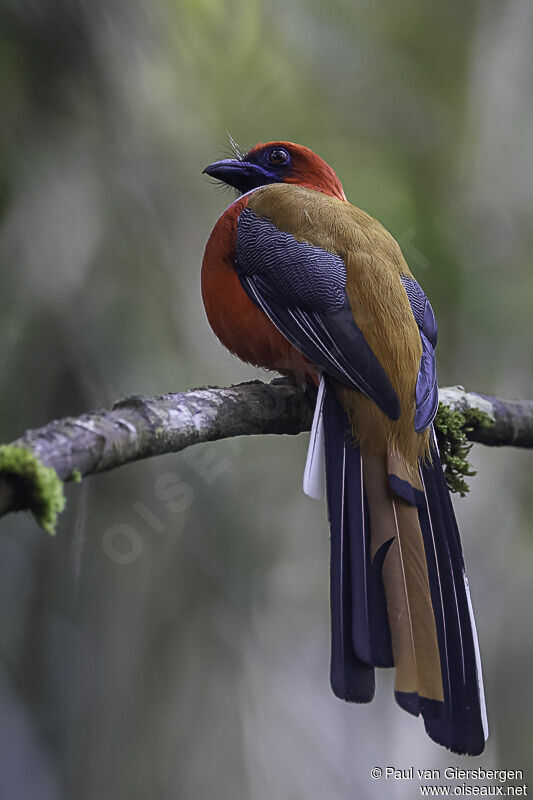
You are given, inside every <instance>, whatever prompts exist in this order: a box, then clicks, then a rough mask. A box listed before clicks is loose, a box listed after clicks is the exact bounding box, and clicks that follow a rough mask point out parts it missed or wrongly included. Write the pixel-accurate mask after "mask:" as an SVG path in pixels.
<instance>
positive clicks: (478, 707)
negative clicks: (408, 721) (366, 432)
mask: <svg viewBox="0 0 533 800" xmlns="http://www.w3.org/2000/svg"><path fill="white" fill-rule="evenodd" d="M323 424H324V434H325V456H326V476H327V495H328V508H329V519H330V528H331V576H330V582H331V633H332V638H331V685H332V688H333V691H334V692H335V694H336V695H337V696H338V697H340V698H341V699H344V700H348V701H353V702H369V701H370V700H372V698H373V696H374V689H375V678H374V667H391V666H394V657H393V652H396V651H395V650H394V648H393V646H392V644H391V642H395V647H399V646H400V645H399V644H398V641H399V640H398V631H397V630H395V629H394V625H395V622H394V615H392V616H391V619H392V620H393V622H392V624H393V629H392V636H391V624H390V621H389V614H388V611H387V599H386V598H387V590H389V589H390V587H387V586H386V585H385V582H384V579H383V564H384V562H385V560H386V558H387V554H388V551H389V548H390V547H391V545H392V543H393V542H394V538H395V537H394V536H393V537H392V538H388V539H387V540H386V541H385V542H384V543H383V544H382V545H381V546H380V547H379V548H378V549H377V550H376V552H375V553H374V556H373V558H372V557H371V544H372V540H371V537H372V531H371V525H370V517H371V515H370V513H369V508H368V498H367V492H366V490H365V478H364V466H365V460H364V459H362V458H361V454H360V450H359V448H358V447H356V446H355V445H354V443H353V441H352V439H351V436H350V425H349V421H348V419H347V416H346V413H345V411H344V410H343V409H342V407H341V406H340V404H339V402H338V400H337V397H336V395H335V391H334V390H333V388H332V387H331V385H330V384H326V392H325V398H324V406H323ZM421 479H422V485H423V491H421V490H420V489H419V488H416V487H414V486H411V485H410V484H409V483H407V482H406V481H405V479H403V478H402V477H399V476H395V475H389V476H388V483H387V486H388V489H387V491H388V494H389V497H390V502H391V503H392V505H393V507H394V508H395V509H397V510H398V515H397V516H398V517H399V518H402V516H403V517H404V518H407V517H408V514H407V515H406V514H401V513H400V511H401V507H402V506H403V509H404V510H405V509H407V508H408V507H411V508H413V507H414V508H416V513H415V512H414V511H411V516H412V517H413V518H414V520H415V523H416V528H417V536H418V539H416V541H415V538H416V537H415V536H414V533H415V532H414V531H410V530H409V529H405V527H404V529H403V530H402V528H401V525H400V527H398V528H397V536H398V538H399V539H402V538H403V541H404V544H405V546H404V548H403V550H404V553H409V552H412V548H413V547H414V546H416V542H417V541H419V542H420V549H421V552H422V556H421V557H422V560H423V562H424V564H425V565H426V566H427V579H424V580H425V584H424V585H425V586H426V593H427V585H428V583H429V592H430V600H428V607H429V614H430V615H431V616H432V619H431V625H432V626H433V629H434V630H436V643H437V646H438V656H437V655H435V658H436V659H440V665H441V673H442V692H443V694H442V695H441V700H436V699H434V698H426V697H424V696H423V695H422V694H420V695H419V694H418V693H417V691H416V688H415V691H413V692H404V691H397V692H396V699H397V701H398V703H399V705H401V706H402V708H404V709H405V710H407V711H409V712H410V713H413V714H415V715H418V714H421V715H422V717H423V718H424V723H425V727H426V730H427V732H428V734H429V736H430V737H431V738H432V739H434V740H435V741H436V742H438V743H439V744H442V745H444V746H446V747H448V748H449V749H450V750H452V751H454V752H457V753H468V754H471V755H477V754H479V753H481V752H482V751H483V749H484V745H485V738H486V736H485V729H486V718H485V711H484V700H483V689H482V679H481V665H480V662H479V652H478V647H477V636H476V632H475V625H474V620H473V615H472V611H471V604H470V598H469V593H468V583H467V581H466V575H465V572H464V562H463V555H462V550H461V544H460V540H459V532H458V529H457V524H456V521H455V516H454V513H453V508H452V505H451V501H450V495H449V491H448V488H447V485H446V481H445V478H444V475H443V472H442V467H441V464H440V460H439V457H438V453H437V451H436V450H435V452H434V453H433V463H432V465H429V466H428V465H426V466H423V467H422V468H421ZM395 516H396V514H395ZM374 518H375V515H374ZM417 520H418V522H416V521H417ZM411 534H413V536H412V535H411ZM382 538H383V537H382ZM422 542H423V543H422ZM374 549H375V548H374ZM408 577H409V576H408ZM416 588H417V587H413V585H409V579H407V580H406V587H405V593H406V595H409V593H410V595H411V597H410V601H411V602H412V603H413V604H414V603H415V602H416V597H415V592H414V589H416ZM413 607H414V606H413ZM431 607H432V608H431ZM414 611H416V608H414ZM415 633H416V631H415ZM400 644H401V643H400ZM419 660H420V661H422V660H423V659H419ZM434 663H435V664H436V669H437V675H438V663H439V660H436V661H435V662H434ZM420 669H422V668H420ZM442 696H443V701H442Z"/></svg>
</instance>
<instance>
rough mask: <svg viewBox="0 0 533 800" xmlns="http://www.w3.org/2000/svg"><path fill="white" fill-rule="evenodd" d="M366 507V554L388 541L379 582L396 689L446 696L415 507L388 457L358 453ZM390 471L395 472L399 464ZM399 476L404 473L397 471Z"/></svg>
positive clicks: (433, 696)
mask: <svg viewBox="0 0 533 800" xmlns="http://www.w3.org/2000/svg"><path fill="white" fill-rule="evenodd" d="M362 458H363V474H364V481H365V489H366V493H367V499H368V506H369V513H370V555H371V558H374V556H375V554H376V552H377V551H378V550H379V548H380V547H381V546H382V545H383V544H385V542H388V541H390V540H391V539H392V540H393V541H392V544H391V545H390V547H389V549H388V551H387V555H386V556H385V560H384V562H383V571H382V577H383V584H384V587H385V597H386V601H387V612H388V617H389V626H390V631H391V640H392V652H393V657H394V666H395V670H396V673H395V689H396V691H398V692H407V693H410V692H416V693H418V695H419V696H421V697H427V698H430V699H433V700H440V701H442V700H443V699H444V694H443V688H442V675H441V667H440V657H439V648H438V641H437V630H436V625H435V617H434V614H433V606H432V603H431V593H430V589H429V580H428V573H427V564H426V556H425V551H424V541H423V538H422V531H421V529H420V523H419V521H418V514H417V511H416V508H414V507H413V506H411V505H409V504H408V503H407V502H405V501H404V500H402V499H401V498H398V497H397V496H396V495H393V494H392V492H391V490H390V486H389V482H388V471H387V466H386V459H385V458H381V457H379V456H375V455H372V454H365V453H362ZM394 472H395V474H396V475H398V472H397V465H396V463H394ZM399 477H403V476H402V475H400V476H399Z"/></svg>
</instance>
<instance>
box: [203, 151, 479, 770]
mask: <svg viewBox="0 0 533 800" xmlns="http://www.w3.org/2000/svg"><path fill="white" fill-rule="evenodd" d="M205 172H206V173H207V174H208V175H211V176H212V177H214V178H216V179H218V180H220V181H222V182H224V183H226V184H229V185H230V186H233V187H235V188H236V189H237V190H238V191H239V192H241V193H243V194H242V196H241V197H239V198H238V199H237V200H235V201H234V202H233V203H232V204H231V205H230V206H229V208H227V209H226V211H225V212H224V213H223V214H222V216H221V217H220V219H219V220H218V222H217V223H216V225H215V227H214V228H213V231H212V233H211V236H210V238H209V241H208V243H207V246H206V250H205V255H204V260H203V265H202V295H203V300H204V305H205V310H206V312H207V317H208V319H209V322H210V324H211V327H212V328H213V331H214V332H215V334H216V335H217V336H218V338H219V339H220V340H221V342H222V343H223V344H224V345H225V346H226V347H227V348H228V349H229V350H230V351H231V352H232V353H235V354H236V355H237V356H239V357H240V358H241V359H242V360H243V361H246V362H248V363H250V364H255V365H256V366H259V367H266V368H267V369H270V370H277V371H279V372H281V373H283V374H286V375H291V376H295V377H296V378H297V379H298V380H299V381H300V382H301V381H302V379H303V380H305V381H307V382H309V383H314V384H315V385H317V386H318V387H319V388H318V396H317V405H316V410H315V417H314V421H313V428H312V431H311V441H310V447H309V455H308V460H307V464H306V471H305V476H304V489H305V490H306V491H307V492H308V493H309V494H311V495H312V496H317V495H319V494H320V476H321V469H322V465H323V464H324V463H325V468H326V489H327V499H328V510H329V520H330V528H331V569H330V586H331V625H332V646H331V684H332V688H333V691H334V692H335V694H336V695H337V696H338V697H340V698H342V699H344V700H349V701H354V702H359V703H365V702H369V701H370V700H372V698H373V695H374V685H375V681H374V668H375V667H394V668H395V697H396V701H397V702H398V704H399V705H400V706H401V707H402V708H404V709H405V710H406V711H408V712H410V713H411V714H414V715H419V714H421V715H422V717H423V719H424V724H425V727H426V730H427V732H428V734H429V735H430V737H431V738H432V739H434V740H435V741H436V742H438V743H439V744H442V745H445V746H446V747H448V748H449V749H450V750H452V751H454V752H456V753H467V754H470V755H478V754H479V753H481V752H482V751H483V749H484V746H485V740H486V738H487V735H488V734H487V722H486V713H485V704H484V697H483V683H482V674H481V663H480V658H479V648H478V643H477V634H476V629H475V623H474V617H473V612H472V605H471V602H470V595H469V589H468V581H467V578H466V574H465V567H464V562H463V555H462V549H461V543H460V540H459V532H458V530H457V524H456V521H455V516H454V513H453V509H452V504H451V500H450V495H449V492H448V488H447V485H446V481H445V478H444V475H443V471H442V467H441V463H440V460H439V455H438V451H437V448H436V443H435V435H434V432H433V426H432V422H433V419H434V417H435V414H436V411H437V406H438V386H437V378H436V369H435V345H436V342H437V324H436V322H435V317H434V314H433V310H432V308H431V305H430V303H429V301H428V299H427V297H426V295H425V294H424V292H423V290H422V289H421V287H420V286H419V284H418V283H417V281H416V280H415V279H414V277H413V275H412V274H411V272H410V270H409V268H408V266H407V264H406V262H405V260H404V258H403V256H402V253H401V250H400V247H399V246H398V244H397V243H396V241H395V240H394V239H393V237H392V236H391V235H390V234H389V233H388V232H387V231H386V230H385V229H384V228H383V227H382V226H381V225H380V224H379V222H377V221H376V220H375V219H373V218H372V217H371V216H369V215H368V214H366V213H365V212H364V211H361V210H360V209H358V208H355V207H354V206H352V205H351V204H350V203H348V201H347V200H346V195H345V194H344V190H343V188H342V185H341V183H340V181H339V179H338V178H337V175H336V174H335V172H334V171H333V169H332V168H331V167H330V166H329V165H328V164H326V163H325V162H324V161H323V160H322V159H321V158H320V157H319V156H317V155H316V154H315V153H313V152H312V151H311V150H309V149H308V148H307V147H303V146H301V145H296V144H293V143H291V142H269V143H268V144H258V145H257V146H256V147H254V148H252V149H251V150H250V151H249V152H248V153H246V155H244V156H240V157H237V158H233V159H224V160H222V161H217V162H215V163H213V164H210V165H209V166H208V167H206V169H205Z"/></svg>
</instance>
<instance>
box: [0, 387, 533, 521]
mask: <svg viewBox="0 0 533 800" xmlns="http://www.w3.org/2000/svg"><path fill="white" fill-rule="evenodd" d="M439 397H440V399H441V401H442V403H444V404H445V405H447V406H449V407H450V408H451V409H452V410H453V411H458V412H461V413H465V412H466V413H467V414H468V411H469V410H472V409H476V410H478V411H483V412H485V413H486V414H487V415H488V417H489V418H490V421H489V424H488V425H478V424H476V423H475V422H474V425H473V427H472V430H467V431H466V435H467V437H468V438H469V439H470V440H471V441H475V442H481V443H483V444H487V445H496V446H501V445H511V446H513V447H533V401H531V400H502V399H501V398H498V397H490V396H488V395H481V394H475V393H472V392H466V391H465V390H464V389H463V388H462V387H450V388H445V389H441V390H440V392H439ZM313 405H314V398H313V396H312V393H311V392H310V391H303V390H302V389H301V388H299V387H298V386H296V385H294V384H293V383H291V382H289V381H287V380H286V379H276V380H274V381H272V382H271V383H269V384H265V383H262V382H260V381H253V382H250V383H241V384H239V385H237V386H232V387H228V388H214V387H207V388H202V389H193V390H191V391H189V392H180V393H179V394H167V395H163V396H162V397H153V398H148V397H143V396H140V395H136V396H133V397H128V398H126V399H124V400H121V401H120V402H118V403H116V404H115V406H114V407H113V409H112V410H111V411H105V410H104V411H96V412H91V413H88V414H83V415H82V416H80V417H67V418H65V419H62V420H56V421H53V422H51V423H49V424H48V425H45V426H44V427H42V428H39V429H36V430H29V431H27V432H26V433H24V434H23V436H21V437H20V439H17V440H16V441H14V442H13V443H12V445H10V446H9V447H4V448H2V449H3V450H5V451H8V452H11V448H20V447H21V448H24V449H25V450H28V451H30V452H31V453H32V454H33V455H34V456H35V457H36V458H37V459H38V460H39V462H41V464H43V465H45V466H47V467H52V468H53V469H54V470H55V472H56V473H57V476H58V477H59V479H60V480H61V481H69V480H74V479H76V478H78V479H79V477H80V476H83V475H93V474H95V473H98V472H104V471H106V470H110V469H115V468H116V467H120V466H122V465H123V464H127V463H128V462H130V461H138V460H140V459H143V458H150V457H151V456H156V455H162V454H164V453H177V452H179V451H180V450H183V449H184V448H186V447H189V446H190V445H193V444H198V443H200V442H209V441H213V440H216V439H226V438H229V437H233V436H243V435H254V434H298V433H301V432H302V431H306V430H309V429H310V427H311V421H312V416H313ZM29 495H30V493H29V491H28V486H27V485H26V483H25V481H24V479H23V478H21V475H17V474H15V473H14V472H13V470H12V469H10V468H9V467H8V466H6V463H5V459H4V463H2V460H1V459H0V516H2V515H4V514H7V513H8V512H10V511H16V510H19V509H22V508H31V507H33V505H32V501H31V497H30V496H29Z"/></svg>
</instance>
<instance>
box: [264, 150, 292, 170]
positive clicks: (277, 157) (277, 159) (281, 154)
mask: <svg viewBox="0 0 533 800" xmlns="http://www.w3.org/2000/svg"><path fill="white" fill-rule="evenodd" d="M267 159H268V161H269V162H270V163H271V164H274V166H276V167H279V166H280V164H286V163H287V161H288V160H289V154H288V153H287V151H286V150H284V149H283V148H282V147H275V148H274V149H273V150H271V151H270V152H269V153H268V155H267Z"/></svg>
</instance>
